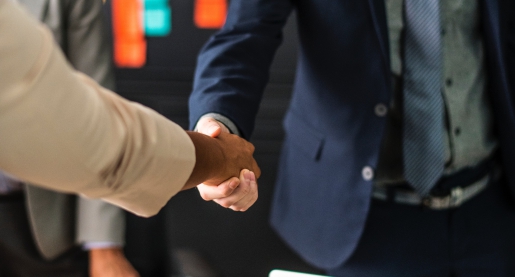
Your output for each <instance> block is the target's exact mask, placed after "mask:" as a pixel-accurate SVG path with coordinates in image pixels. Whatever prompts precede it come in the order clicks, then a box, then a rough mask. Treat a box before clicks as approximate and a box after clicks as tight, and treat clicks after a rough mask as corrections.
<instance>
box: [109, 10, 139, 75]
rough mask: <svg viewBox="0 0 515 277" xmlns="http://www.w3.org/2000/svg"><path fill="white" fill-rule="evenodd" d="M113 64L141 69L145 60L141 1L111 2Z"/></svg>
mask: <svg viewBox="0 0 515 277" xmlns="http://www.w3.org/2000/svg"><path fill="white" fill-rule="evenodd" d="M111 3H112V13H113V36H114V39H113V42H114V63H115V64H116V66H118V67H142V66H143V65H145V63H146V59H147V54H146V52H147V43H146V41H145V35H144V33H143V24H142V8H143V7H142V4H141V0H112V2H111Z"/></svg>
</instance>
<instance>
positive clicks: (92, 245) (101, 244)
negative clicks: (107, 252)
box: [82, 241, 123, 251]
mask: <svg viewBox="0 0 515 277" xmlns="http://www.w3.org/2000/svg"><path fill="white" fill-rule="evenodd" d="M122 247H123V245H122V244H119V243H115V242H110V241H92V242H85V243H83V244H82V249H84V250H86V251H87V250H91V249H105V248H122Z"/></svg>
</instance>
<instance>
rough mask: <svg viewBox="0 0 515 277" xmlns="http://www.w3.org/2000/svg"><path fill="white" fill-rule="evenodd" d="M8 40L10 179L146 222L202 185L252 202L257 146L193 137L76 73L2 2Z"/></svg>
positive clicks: (2, 158) (3, 79)
mask: <svg viewBox="0 0 515 277" xmlns="http://www.w3.org/2000/svg"><path fill="white" fill-rule="evenodd" d="M0 37H1V38H0V57H2V63H1V64H0V134H2V147H0V168H1V169H2V170H4V171H5V172H8V173H10V174H12V175H14V176H17V177H19V178H20V179H22V180H25V181H28V182H31V183H33V184H38V185H40V186H43V187H46V188H50V189H55V190H59V191H66V192H75V193H82V194H84V195H86V196H88V197H92V198H103V199H105V200H106V201H108V202H110V203H113V204H116V205H118V206H121V207H123V208H125V209H127V210H129V211H131V212H134V213H136V214H139V215H142V216H151V215H154V214H156V213H157V212H158V211H159V209H161V208H162V207H163V206H164V205H165V204H166V202H167V201H168V200H169V199H170V198H171V197H172V196H173V195H175V194H176V193H177V192H179V191H180V190H182V189H188V188H192V187H194V186H196V185H198V184H200V183H203V184H205V185H210V186H214V187H215V188H216V192H214V193H218V194H219V195H220V196H223V195H232V197H233V198H231V200H230V201H227V202H226V203H225V204H226V205H227V206H228V207H232V209H234V210H245V209H247V208H248V207H250V205H252V204H253V203H254V201H255V199H256V198H257V184H256V177H259V175H260V170H259V167H258V166H257V164H256V162H255V160H254V158H253V157H252V154H253V151H254V147H253V146H252V145H251V144H250V143H248V142H246V141H245V140H243V139H241V138H238V137H237V136H235V135H230V134H220V135H219V136H218V137H217V138H211V137H208V136H206V135H203V134H199V133H195V132H186V131H184V130H183V129H182V128H180V127H179V126H178V125H176V124H174V123H173V122H170V121H169V120H167V119H166V118H164V117H162V116H161V115H159V114H158V113H156V112H154V111H152V110H150V109H148V108H145V107H143V106H141V105H138V104H136V103H132V102H129V101H127V100H124V99H122V98H121V97H119V96H117V95H115V94H114V93H112V92H110V91H108V90H106V89H103V88H101V87H100V86H98V85H97V84H96V83H95V82H94V81H93V80H91V79H89V78H88V77H86V76H84V75H82V74H80V73H78V72H76V71H74V70H72V69H71V68H70V66H69V65H68V64H67V63H66V61H65V58H64V57H63V55H62V53H61V52H60V51H59V50H58V49H57V47H56V46H55V45H54V43H53V39H52V35H51V34H50V32H49V31H48V30H46V29H45V28H44V27H42V26H41V25H39V24H38V23H37V22H36V21H35V20H33V19H31V18H30V16H29V15H28V14H27V13H26V12H24V11H23V10H22V9H20V8H19V7H18V6H17V5H16V4H15V3H13V2H11V1H10V0H0ZM70 92H73V93H70ZM213 135H216V134H213ZM244 168H248V169H250V170H251V171H253V172H255V176H254V173H253V172H251V171H249V170H242V169H244ZM234 176H239V177H240V178H239V179H238V178H235V177H234Z"/></svg>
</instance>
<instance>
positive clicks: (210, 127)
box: [197, 117, 222, 138]
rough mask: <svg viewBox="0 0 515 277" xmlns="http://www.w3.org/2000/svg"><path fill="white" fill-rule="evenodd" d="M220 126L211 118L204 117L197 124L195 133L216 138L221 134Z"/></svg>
mask: <svg viewBox="0 0 515 277" xmlns="http://www.w3.org/2000/svg"><path fill="white" fill-rule="evenodd" d="M220 125H221V124H220V123H219V122H218V121H216V120H215V119H213V118H211V117H204V118H201V119H200V120H199V122H198V123H197V131H198V132H199V133H202V134H204V135H207V136H210V137H212V138H216V137H218V135H220V133H221V132H222V126H220Z"/></svg>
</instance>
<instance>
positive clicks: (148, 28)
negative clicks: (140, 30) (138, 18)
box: [143, 0, 172, 36]
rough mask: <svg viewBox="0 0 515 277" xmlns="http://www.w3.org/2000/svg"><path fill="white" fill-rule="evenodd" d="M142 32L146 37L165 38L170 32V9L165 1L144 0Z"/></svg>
mask: <svg viewBox="0 0 515 277" xmlns="http://www.w3.org/2000/svg"><path fill="white" fill-rule="evenodd" d="M144 7H145V10H144V14H143V18H144V20H143V21H144V22H143V24H144V30H145V35H147V36H166V35H168V34H170V32H171V31H172V9H171V8H170V7H169V6H168V1H167V0H164V1H163V0H145V3H144Z"/></svg>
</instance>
